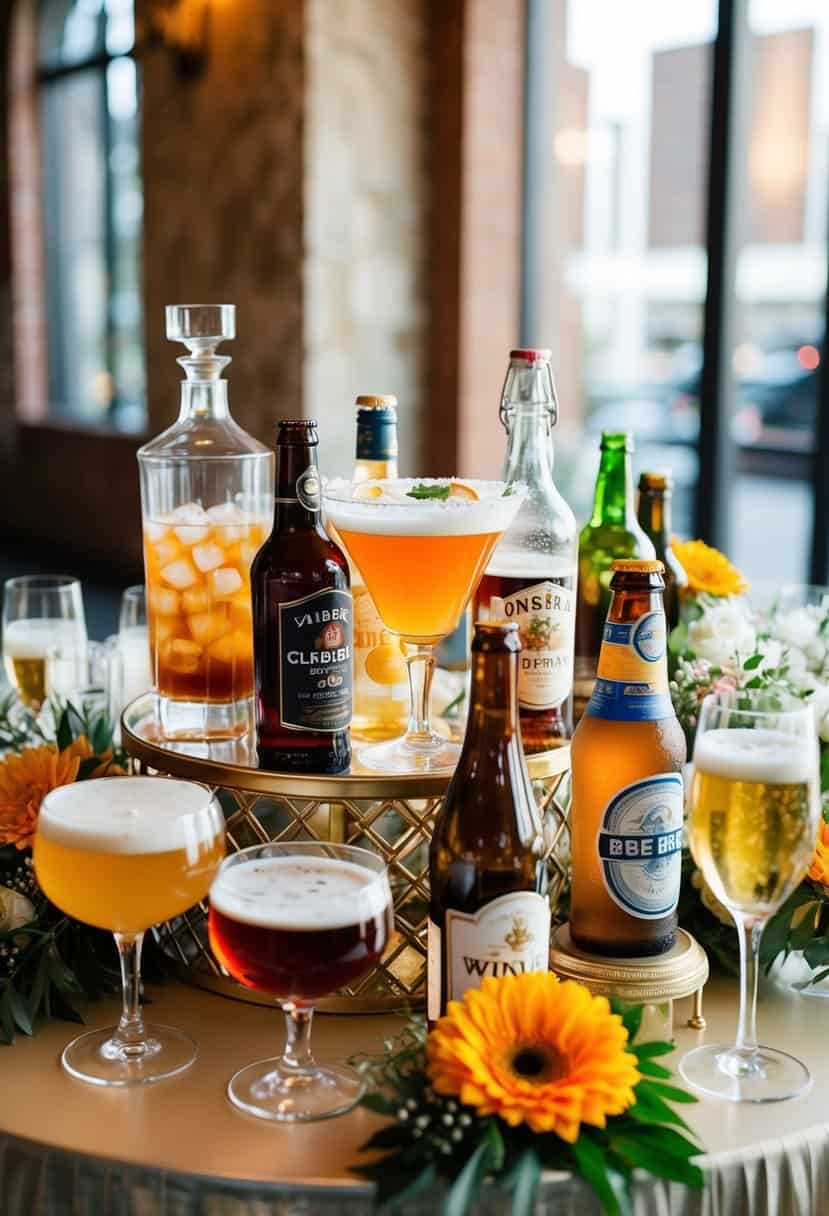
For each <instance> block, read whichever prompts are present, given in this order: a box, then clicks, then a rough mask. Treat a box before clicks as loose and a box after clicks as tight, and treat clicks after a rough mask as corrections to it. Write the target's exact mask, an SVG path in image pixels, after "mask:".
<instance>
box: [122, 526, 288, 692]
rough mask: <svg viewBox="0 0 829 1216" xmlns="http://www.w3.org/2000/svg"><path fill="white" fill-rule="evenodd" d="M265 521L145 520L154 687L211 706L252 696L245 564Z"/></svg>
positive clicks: (248, 563) (264, 529) (263, 531)
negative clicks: (200, 523) (194, 523)
mask: <svg viewBox="0 0 829 1216" xmlns="http://www.w3.org/2000/svg"><path fill="white" fill-rule="evenodd" d="M266 533H267V527H266V526H265V525H264V524H263V523H262V522H261V521H258V520H257V521H255V522H253V521H245V522H241V523H232V524H224V525H219V526H215V527H213V526H211V527H188V526H186V525H184V526H182V525H179V526H176V525H175V524H174V523H166V522H155V521H152V520H145V523H144V569H145V573H146V582H147V620H148V626H149V638H150V663H151V669H152V671H153V677H154V685H155V688H156V691H157V692H159V693H160V694H161V695H162V696H163V697H168V698H169V699H170V700H173V701H207V702H210V703H213V704H224V703H232V702H236V701H242V700H244V699H246V698H248V697H251V696H252V695H253V630H252V623H251V603H250V566H251V562H252V561H253V558H254V556H255V554H256V551H257V550H258V549H259V546H260V545H261V544H262V541H263V540H264V538H265V535H266Z"/></svg>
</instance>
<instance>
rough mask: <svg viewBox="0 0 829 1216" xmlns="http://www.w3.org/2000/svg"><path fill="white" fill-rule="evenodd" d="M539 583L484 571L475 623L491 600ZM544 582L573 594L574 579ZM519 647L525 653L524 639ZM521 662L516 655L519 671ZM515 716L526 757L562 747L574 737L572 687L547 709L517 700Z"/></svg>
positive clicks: (484, 616) (484, 615)
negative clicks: (558, 702)
mask: <svg viewBox="0 0 829 1216" xmlns="http://www.w3.org/2000/svg"><path fill="white" fill-rule="evenodd" d="M540 581H541V579H540V578H539V576H538V575H535V574H533V575H531V576H530V577H529V578H511V577H507V576H505V575H501V574H491V573H489V571H487V573H486V574H484V576H483V578H482V579H481V581H480V583H479V585H478V590H477V592H476V595H475V607H474V612H475V618H474V619H475V620H478V619H489V605H490V603H491V601H492V599H493V597H498V598H499V599H506V598H507V597H508V596H512V595H515V594H516V592H519V591H523V589H524V588H525V587H528V586H533V585H534V584H536V583H538V582H540ZM544 581H545V582H550V583H554V584H555V585H556V586H559V587H564V588H565V589H566V590H567V591H572V590H573V589H574V587H575V585H576V580H575V577H574V576H570V577H569V578H568V577H564V578H562V577H558V576H550V575H545V576H544ZM566 643H567V644H568V645H570V644H571V639H570V638H567V639H566ZM521 644H522V647H523V648H524V650H525V651H526V650H527V646H528V642H527V640H526V639H525V638H524V637H522V638H521ZM521 661H522V656H521V655H519V659H518V662H519V670H520V665H521ZM519 697H520V676H519ZM518 716H519V720H520V722H521V741H522V743H523V744H524V751H525V753H526V754H527V755H528V756H529V755H532V754H533V753H537V752H545V751H548V750H549V749H550V748H552V747H561V746H562V744H564V743H566V742H567V741H568V739H570V738H571V736H572V734H573V690H572V685H571V688H570V692H569V694H568V696H567V697H566V698H565V700H564V701H562V702H561V703H560V704H559V705H555V706H553V707H552V708H550V709H531V708H529V707H528V706H525V705H522V704H521V703H520V700H519V704H518Z"/></svg>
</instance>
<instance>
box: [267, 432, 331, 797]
mask: <svg viewBox="0 0 829 1216" xmlns="http://www.w3.org/2000/svg"><path fill="white" fill-rule="evenodd" d="M317 443H318V439H317V424H316V422H311V421H304V420H299V419H291V420H288V421H285V422H280V423H279V431H278V434H277V439H276V498H275V504H274V523H273V531H272V532H271V535H270V537H269V538H268V540H266V541H265V544H264V545H263V546H262V548H261V549H260V550H259V552H258V553H257V555H256V557H255V558H254V560H253V566H252V568H251V596H252V599H253V659H254V680H255V697H256V734H257V748H258V752H259V763H260V765H261V766H262V767H263V768H270V769H275V770H277V771H283V772H298V773H342V772H344V771H345V770H346V769H347V768H348V766H349V764H350V762H351V745H350V742H349V733H348V727H349V723H350V721H351V687H352V679H353V668H352V642H353V610H352V600H351V591H350V585H349V575H348V562H347V561H346V558H345V554H344V553H343V551H342V549H340V547H339V546H338V545H336V544H334V542H333V541H332V540H331V538H330V536H329V535H328V533H327V532H326V531H325V528H324V527H323V525H322V522H321V516H320V512H321V508H322V498H321V490H320V480H319V473H318V471H317Z"/></svg>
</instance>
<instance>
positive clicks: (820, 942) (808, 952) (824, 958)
mask: <svg viewBox="0 0 829 1216" xmlns="http://www.w3.org/2000/svg"><path fill="white" fill-rule="evenodd" d="M803 957H804V958H805V960H806V962H807V963H808V964H809V966H810V967H823V966H825V964H826V963H829V938H826V937H819V938H817V939H816V940H815V941H813V942H812V943H811V944H810V945H808V946H807V947H806V949H805V950H804V951H803Z"/></svg>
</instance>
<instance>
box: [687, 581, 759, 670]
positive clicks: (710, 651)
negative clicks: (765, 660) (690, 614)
mask: <svg viewBox="0 0 829 1216" xmlns="http://www.w3.org/2000/svg"><path fill="white" fill-rule="evenodd" d="M688 644H689V646H690V648H691V650H692V651H693V652H694V654H695V655H696V656H697V658H699V659H707V660H708V662H709V663H712V664H714V665H716V666H720V667H721V666H722V665H723V664H724V663H727V662H728V661H729V660H731V659H734V658H736V657H738V656H739V658H740V659H747V658H749V656H750V655H752V654H754V652H755V648H756V646H757V635H756V633H755V632H754V626H753V625H752V623H751V620H750V619H749V616H748V612H747V606H746V603H745V601H744V600H742V599H739V598H737V597H736V596H728V597H725V598H723V599H717V600H713V599H707V600H706V601H705V602H703V603H702V616H700V617H698V618H697V619H696V620H694V621H691V623H690V625H689V626H688Z"/></svg>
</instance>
